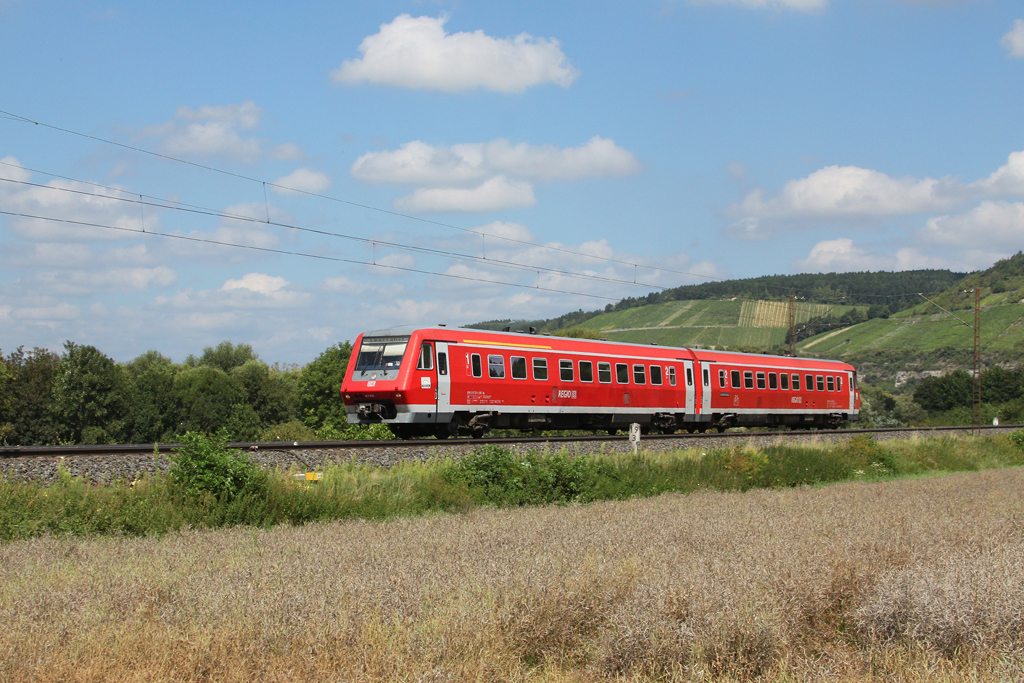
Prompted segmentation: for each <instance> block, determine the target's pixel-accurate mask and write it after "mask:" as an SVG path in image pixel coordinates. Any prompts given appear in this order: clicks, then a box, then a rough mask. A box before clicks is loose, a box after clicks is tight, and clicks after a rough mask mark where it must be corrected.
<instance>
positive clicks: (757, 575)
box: [0, 468, 1024, 683]
mask: <svg viewBox="0 0 1024 683" xmlns="http://www.w3.org/2000/svg"><path fill="white" fill-rule="evenodd" d="M1022 491H1024V470H1022V469H1020V468H1014V469H1003V470H989V471H984V472H978V473H970V474H956V475H949V476H943V477H928V478H921V479H913V480H903V481H897V482H875V483H867V482H855V483H848V484H840V485H834V486H829V487H822V488H796V489H786V490H758V491H750V492H747V493H706V494H694V495H689V496H679V495H663V496H660V497H657V498H650V499H636V500H630V501H626V502H608V503H594V504H590V505H585V506H551V507H543V508H528V509H527V508H520V509H508V510H495V509H474V510H471V511H468V512H467V513H465V514H461V515H437V516H428V517H420V518H415V519H403V520H399V521H391V522H358V521H356V522H338V523H326V524H315V525H308V526H305V527H300V528H291V527H280V528H276V529H272V530H269V531H259V530H253V529H249V528H234V529H230V530H224V531H213V532H211V531H204V532H198V531H188V532H180V533H173V534H170V535H167V536H164V537H162V538H158V539H157V538H105V539H78V538H68V537H41V538H37V539H34V540H29V541H18V542H13V543H8V544H5V545H2V546H0V622H2V623H3V628H2V630H0V680H3V681H5V682H7V683H22V682H28V681H33V682H40V681H41V682H49V681H97V682H98V681H115V682H116V681H527V680H536V681H591V680H609V679H612V680H614V679H621V680H684V681H690V680H751V679H763V680H770V681H801V680H830V681H832V680H835V681H874V680H877V681H883V680H884V681H947V680H949V681H954V680H971V681H974V680H979V681H989V680H990V681H1011V680H1021V676H1022V672H1024V635H1022V634H1024V498H1022V496H1021V493H1022Z"/></svg>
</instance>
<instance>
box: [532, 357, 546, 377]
mask: <svg viewBox="0 0 1024 683" xmlns="http://www.w3.org/2000/svg"><path fill="white" fill-rule="evenodd" d="M533 378H534V379H535V380H538V381H541V382H546V381H547V379H548V359H547V358H534V359H533Z"/></svg>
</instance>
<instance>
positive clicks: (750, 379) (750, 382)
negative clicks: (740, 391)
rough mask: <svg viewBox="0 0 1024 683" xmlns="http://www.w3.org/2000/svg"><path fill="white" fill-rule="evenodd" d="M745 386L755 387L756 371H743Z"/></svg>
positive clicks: (745, 387) (747, 387) (748, 387)
mask: <svg viewBox="0 0 1024 683" xmlns="http://www.w3.org/2000/svg"><path fill="white" fill-rule="evenodd" d="M743 388H744V389H753V388H754V373H753V372H751V371H750V370H744V371H743Z"/></svg>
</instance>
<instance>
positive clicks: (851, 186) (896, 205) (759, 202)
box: [734, 166, 965, 218]
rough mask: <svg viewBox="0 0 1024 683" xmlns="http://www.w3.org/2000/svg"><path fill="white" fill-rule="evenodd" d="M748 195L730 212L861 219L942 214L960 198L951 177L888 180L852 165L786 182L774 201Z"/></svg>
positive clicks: (961, 192) (758, 192) (755, 193)
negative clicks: (936, 212)
mask: <svg viewBox="0 0 1024 683" xmlns="http://www.w3.org/2000/svg"><path fill="white" fill-rule="evenodd" d="M763 195H764V193H763V192H762V191H761V190H755V191H753V192H751V193H750V194H749V195H747V197H746V198H745V199H744V200H743V202H742V203H741V204H739V206H738V207H736V208H735V209H734V210H735V211H736V212H737V213H742V214H745V215H747V216H785V217H807V218H822V217H827V218H844V217H852V218H863V217H870V216H894V215H897V216H898V215H906V214H912V213H919V212H922V211H936V210H945V209H947V208H949V207H951V206H953V205H955V204H956V203H957V202H959V201H961V200H962V199H963V197H964V195H965V192H964V189H963V186H962V184H960V183H957V182H956V181H953V180H950V179H942V180H935V179H933V178H924V179H923V180H916V179H914V178H909V177H905V178H892V177H890V176H888V175H886V174H884V173H880V172H878V171H873V170H870V169H866V168H858V167H857V166H827V167H825V168H822V169H820V170H818V171H815V172H814V173H812V174H811V175H809V176H807V177H806V178H801V179H800V180H791V181H789V182H788V183H786V185H785V187H783V189H782V192H780V193H779V195H778V196H777V197H774V198H772V199H769V200H765V199H763Z"/></svg>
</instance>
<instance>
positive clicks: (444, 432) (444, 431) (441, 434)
mask: <svg viewBox="0 0 1024 683" xmlns="http://www.w3.org/2000/svg"><path fill="white" fill-rule="evenodd" d="M451 435H452V433H451V432H450V431H449V430H448V425H442V426H440V427H438V428H437V429H436V430H434V436H436V437H437V438H438V439H447V438H448V437H449V436H451Z"/></svg>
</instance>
